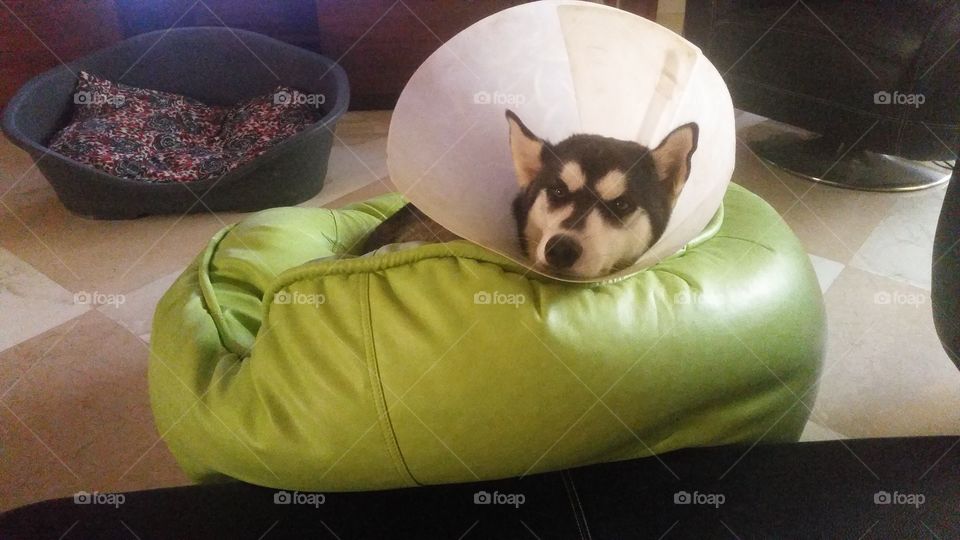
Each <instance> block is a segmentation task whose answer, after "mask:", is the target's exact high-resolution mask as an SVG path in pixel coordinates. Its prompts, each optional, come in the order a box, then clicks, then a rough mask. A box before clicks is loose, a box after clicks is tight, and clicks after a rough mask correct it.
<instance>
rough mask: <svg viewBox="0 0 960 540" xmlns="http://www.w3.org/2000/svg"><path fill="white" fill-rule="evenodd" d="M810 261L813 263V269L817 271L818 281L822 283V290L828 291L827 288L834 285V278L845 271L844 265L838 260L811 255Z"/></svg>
mask: <svg viewBox="0 0 960 540" xmlns="http://www.w3.org/2000/svg"><path fill="white" fill-rule="evenodd" d="M810 262H811V263H813V270H814V272H816V273H817V281H818V282H819V283H820V292H823V293H825V292H827V289H829V288H830V286H831V285H833V282H834V280H836V279H837V276H839V275H840V272H843V268H844V265H843V264H841V263H838V262H837V261H831V260H830V259H824V258H823V257H817V256H816V255H810Z"/></svg>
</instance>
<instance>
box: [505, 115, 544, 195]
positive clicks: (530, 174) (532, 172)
mask: <svg viewBox="0 0 960 540" xmlns="http://www.w3.org/2000/svg"><path fill="white" fill-rule="evenodd" d="M507 123H508V124H510V152H511V154H513V168H514V170H515V171H516V173H517V182H518V183H519V184H520V187H522V188H525V187H527V186H528V185H530V182H532V181H533V179H534V178H536V177H537V175H538V174H539V173H540V169H541V168H543V157H542V156H541V153H542V151H543V145H544V142H543V140H542V139H540V138H539V137H537V136H536V135H534V134H533V132H532V131H530V130H529V129H527V126H525V125H523V122H521V121H520V118H519V117H518V116H517V115H516V114H514V112H513V111H511V110H507Z"/></svg>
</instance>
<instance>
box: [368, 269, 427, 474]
mask: <svg viewBox="0 0 960 540" xmlns="http://www.w3.org/2000/svg"><path fill="white" fill-rule="evenodd" d="M361 287H362V288H363V290H362V291H361V294H360V298H361V300H360V301H361V302H362V304H361V308H360V319H361V326H362V327H363V342H364V350H365V353H366V361H367V372H368V374H369V375H370V389H371V391H372V392H373V401H374V403H376V405H377V423H379V424H380V433H381V434H382V435H383V439H384V443H385V444H386V446H387V452H389V454H390V457H391V458H393V465H394V467H395V468H396V469H397V472H398V473H399V474H400V477H401V478H403V479H405V480H406V481H407V482H408V483H409V484H410V485H414V486H420V485H422V484H421V483H420V482H418V481H417V479H416V478H414V476H413V474H412V473H411V472H410V468H409V467H407V463H406V461H404V459H403V452H402V451H401V450H400V443H398V442H397V433H396V431H394V429H393V423H392V422H391V420H390V411H389V410H388V409H387V401H386V398H385V396H384V393H383V382H382V381H381V379H380V365H379V363H378V362H377V349H376V344H375V343H374V341H373V320H372V319H373V313H372V311H371V309H370V274H365V275H364V276H363V278H362V282H361Z"/></svg>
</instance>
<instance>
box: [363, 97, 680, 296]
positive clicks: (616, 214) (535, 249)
mask: <svg viewBox="0 0 960 540" xmlns="http://www.w3.org/2000/svg"><path fill="white" fill-rule="evenodd" d="M506 117H507V124H508V127H509V136H510V150H511V153H512V156H513V166H514V170H515V172H516V177H517V183H518V184H519V188H520V192H519V194H518V195H517V197H516V199H514V201H513V216H514V218H515V219H516V222H517V239H518V242H519V245H520V248H521V250H522V251H523V253H524V254H525V256H526V257H527V259H528V260H529V262H530V263H531V265H533V266H534V267H535V268H537V269H538V270H540V271H542V272H545V273H547V274H554V275H559V276H567V277H575V278H595V277H600V276H603V275H606V274H609V273H612V272H615V271H617V270H620V269H622V268H625V267H627V266H630V265H631V264H633V263H634V262H635V261H636V260H637V259H638V258H639V257H640V256H641V255H642V254H643V253H644V252H645V251H647V250H648V249H650V246H652V245H653V244H654V243H655V242H656V241H657V240H658V239H659V238H660V236H661V235H662V234H663V231H664V229H666V226H667V222H668V221H669V219H670V214H671V213H672V212H673V207H674V205H675V204H676V202H677V197H678V196H679V195H680V191H681V190H682V189H683V186H684V184H685V183H686V181H687V178H688V177H689V176H690V160H691V158H692V157H693V153H694V152H695V151H696V149H697V139H698V136H699V128H698V126H697V124H695V123H688V124H684V125H682V126H680V127H678V128H676V129H674V130H673V131H672V132H670V134H669V135H667V136H666V137H665V138H664V139H663V141H661V142H660V144H659V145H658V146H657V147H656V148H653V149H650V148H647V147H645V146H643V145H640V144H638V143H635V142H631V141H623V140H619V139H613V138H610V137H602V136H599V135H587V134H577V135H572V136H570V137H568V138H566V139H564V140H562V141H560V142H558V143H556V144H553V143H550V142H548V141H546V140H544V139H541V138H540V137H537V136H536V135H535V134H534V133H533V132H532V131H530V129H529V128H527V127H526V126H525V125H524V124H523V122H521V121H520V118H519V117H518V116H517V115H516V114H514V113H513V112H512V111H509V110H508V111H507V112H506ZM458 238H459V237H458V236H456V235H454V234H453V233H451V232H450V231H448V230H446V229H444V228H443V227H441V226H440V225H439V224H437V223H436V222H434V221H433V220H431V219H430V218H428V217H427V216H426V215H425V214H424V213H423V212H421V211H420V210H419V209H418V208H417V207H415V206H414V205H412V204H408V205H406V206H404V207H403V208H401V209H400V211H398V212H397V213H396V214H394V215H393V216H391V217H390V218H388V219H387V220H385V221H384V222H383V223H382V224H380V226H378V227H377V228H376V229H375V230H374V231H373V232H372V233H371V234H370V236H369V237H368V238H367V240H366V242H365V243H364V246H363V252H364V253H366V252H369V251H373V250H375V249H377V248H379V247H381V246H384V245H387V244H392V243H398V242H411V241H424V242H448V241H451V240H456V239H458Z"/></svg>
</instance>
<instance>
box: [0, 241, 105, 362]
mask: <svg viewBox="0 0 960 540" xmlns="http://www.w3.org/2000/svg"><path fill="white" fill-rule="evenodd" d="M76 300H77V298H76V297H75V296H74V294H73V293H72V292H70V291H68V290H67V289H64V288H63V287H61V286H60V285H58V284H56V283H54V282H53V281H52V280H51V279H50V278H48V277H47V276H45V275H43V274H41V273H40V272H37V271H36V270H34V269H33V267H31V266H30V265H28V264H27V263H25V262H23V261H22V260H20V259H19V258H17V257H15V256H14V255H13V254H12V253H10V252H9V251H7V250H5V249H3V248H0V351H2V350H4V349H7V348H9V347H11V346H13V345H15V344H17V343H20V342H22V341H26V340H27V339H30V338H32V337H33V336H36V335H38V334H41V333H43V332H46V331H47V330H49V329H51V328H53V327H55V326H57V325H59V324H61V323H63V322H66V321H68V320H70V319H72V318H74V317H77V316H79V315H81V314H82V313H84V312H85V311H87V310H89V309H90V305H88V304H84V303H78V302H77V301H76Z"/></svg>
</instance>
